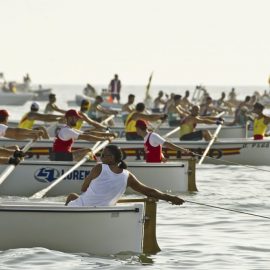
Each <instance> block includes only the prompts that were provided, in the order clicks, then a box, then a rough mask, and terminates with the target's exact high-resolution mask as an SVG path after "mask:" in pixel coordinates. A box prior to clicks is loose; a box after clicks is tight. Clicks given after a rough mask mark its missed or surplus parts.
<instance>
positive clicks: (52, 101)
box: [44, 93, 66, 114]
mask: <svg viewBox="0 0 270 270" xmlns="http://www.w3.org/2000/svg"><path fill="white" fill-rule="evenodd" d="M55 103H56V95H55V94H52V93H51V94H49V102H48V103H47V105H46V107H45V110H44V113H45V114H48V113H53V112H59V113H62V114H65V113H66V111H65V110H62V109H60V108H58V106H57V105H56V104H55Z"/></svg>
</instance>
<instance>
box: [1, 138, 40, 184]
mask: <svg viewBox="0 0 270 270" xmlns="http://www.w3.org/2000/svg"><path fill="white" fill-rule="evenodd" d="M34 142H35V140H33V139H32V140H30V141H29V142H28V143H27V144H26V145H25V146H24V148H23V149H22V150H21V151H22V152H23V153H26V152H27V151H28V150H29V148H30V147H31V146H32V144H33V143H34ZM15 167H16V165H15V164H10V165H9V166H7V167H6V169H5V170H4V171H3V172H2V173H1V174H0V185H1V184H2V183H3V182H4V181H5V180H6V179H7V178H8V176H9V175H10V174H11V173H12V172H13V170H14V169H15Z"/></svg>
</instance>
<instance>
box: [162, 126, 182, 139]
mask: <svg viewBox="0 0 270 270" xmlns="http://www.w3.org/2000/svg"><path fill="white" fill-rule="evenodd" d="M179 130H180V127H176V128H175V129H173V130H172V131H170V132H168V133H166V134H165V135H163V136H162V137H163V138H168V137H170V136H171V135H172V134H174V133H175V132H177V131H179Z"/></svg>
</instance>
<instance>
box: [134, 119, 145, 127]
mask: <svg viewBox="0 0 270 270" xmlns="http://www.w3.org/2000/svg"><path fill="white" fill-rule="evenodd" d="M135 127H138V128H142V129H146V128H147V125H146V122H145V121H143V120H137V121H136V125H135Z"/></svg>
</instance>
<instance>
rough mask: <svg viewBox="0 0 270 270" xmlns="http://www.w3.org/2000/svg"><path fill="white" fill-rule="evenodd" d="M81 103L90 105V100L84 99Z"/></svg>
mask: <svg viewBox="0 0 270 270" xmlns="http://www.w3.org/2000/svg"><path fill="white" fill-rule="evenodd" d="M81 105H90V101H89V100H88V99H82V101H81Z"/></svg>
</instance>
